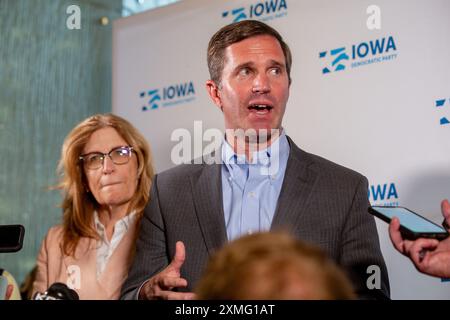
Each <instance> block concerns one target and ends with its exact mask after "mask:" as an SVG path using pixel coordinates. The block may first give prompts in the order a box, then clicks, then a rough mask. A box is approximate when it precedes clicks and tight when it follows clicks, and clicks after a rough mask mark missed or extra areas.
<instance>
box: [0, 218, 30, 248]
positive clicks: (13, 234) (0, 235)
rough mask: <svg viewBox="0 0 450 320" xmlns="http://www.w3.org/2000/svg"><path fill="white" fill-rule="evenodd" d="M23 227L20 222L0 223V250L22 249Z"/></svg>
mask: <svg viewBox="0 0 450 320" xmlns="http://www.w3.org/2000/svg"><path fill="white" fill-rule="evenodd" d="M24 234H25V228H24V227H23V226H22V225H20V224H14V225H3V226H2V225H0V252H17V251H19V250H20V249H22V245H23V236H24Z"/></svg>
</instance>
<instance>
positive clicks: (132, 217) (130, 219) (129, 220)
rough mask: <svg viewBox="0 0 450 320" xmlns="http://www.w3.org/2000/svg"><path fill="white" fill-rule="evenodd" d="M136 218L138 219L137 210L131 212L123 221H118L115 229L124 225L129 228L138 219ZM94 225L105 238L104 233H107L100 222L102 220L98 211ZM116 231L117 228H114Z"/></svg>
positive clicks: (95, 212) (95, 214)
mask: <svg viewBox="0 0 450 320" xmlns="http://www.w3.org/2000/svg"><path fill="white" fill-rule="evenodd" d="M136 217H137V215H136V210H133V211H131V212H130V214H127V215H126V216H125V217H123V218H122V219H120V220H117V222H116V224H115V225H114V227H116V226H119V225H123V226H126V227H128V226H129V225H130V223H132V222H133V221H134V220H135V219H136ZM94 225H95V229H96V230H97V232H98V233H99V234H100V236H101V237H102V238H103V237H104V232H105V226H104V225H103V223H102V222H101V221H100V218H99V217H98V212H97V210H95V211H94ZM114 229H116V228H114Z"/></svg>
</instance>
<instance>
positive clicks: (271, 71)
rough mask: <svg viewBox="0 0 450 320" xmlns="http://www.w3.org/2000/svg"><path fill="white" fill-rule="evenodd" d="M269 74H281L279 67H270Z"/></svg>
mask: <svg viewBox="0 0 450 320" xmlns="http://www.w3.org/2000/svg"><path fill="white" fill-rule="evenodd" d="M270 74H272V75H274V76H277V75H279V74H281V69H280V68H272V69H270Z"/></svg>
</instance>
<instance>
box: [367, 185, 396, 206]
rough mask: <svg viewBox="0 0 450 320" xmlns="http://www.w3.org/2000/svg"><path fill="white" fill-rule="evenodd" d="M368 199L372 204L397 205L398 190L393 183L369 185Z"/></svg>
mask: <svg viewBox="0 0 450 320" xmlns="http://www.w3.org/2000/svg"><path fill="white" fill-rule="evenodd" d="M369 200H370V202H371V203H372V204H374V203H377V204H378V205H383V206H398V192H397V188H396V187H395V183H384V184H377V185H371V186H370V187H369Z"/></svg>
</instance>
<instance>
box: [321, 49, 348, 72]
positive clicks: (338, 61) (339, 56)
mask: <svg viewBox="0 0 450 320" xmlns="http://www.w3.org/2000/svg"><path fill="white" fill-rule="evenodd" d="M330 54H331V56H333V57H334V60H333V61H332V62H331V66H332V67H334V70H333V71H341V70H345V65H343V64H342V63H343V61H342V60H348V59H349V57H348V55H347V53H346V52H345V47H342V48H337V49H333V50H331V51H330ZM326 56H327V51H323V52H320V53H319V58H325V57H326ZM330 72H331V71H330V69H329V68H328V67H325V68H323V69H322V73H330Z"/></svg>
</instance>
